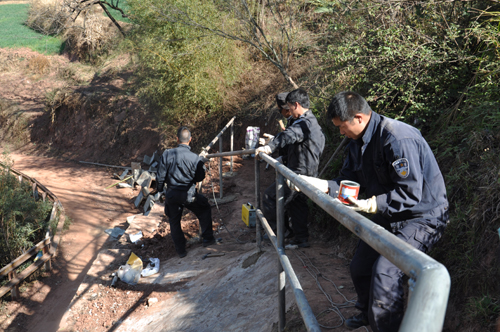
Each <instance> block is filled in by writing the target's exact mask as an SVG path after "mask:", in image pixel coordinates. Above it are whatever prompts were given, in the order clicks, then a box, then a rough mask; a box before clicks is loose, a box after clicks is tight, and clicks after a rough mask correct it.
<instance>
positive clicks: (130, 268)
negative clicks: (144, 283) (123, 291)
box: [116, 253, 142, 285]
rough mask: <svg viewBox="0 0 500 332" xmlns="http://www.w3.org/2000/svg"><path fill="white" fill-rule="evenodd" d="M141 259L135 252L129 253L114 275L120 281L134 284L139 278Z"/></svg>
mask: <svg viewBox="0 0 500 332" xmlns="http://www.w3.org/2000/svg"><path fill="white" fill-rule="evenodd" d="M141 272H142V260H141V259H140V258H139V257H137V255H136V254H134V253H132V254H130V257H129V259H128V261H127V264H125V265H122V266H120V268H119V269H118V272H116V275H117V276H118V278H120V280H121V281H123V282H126V283H127V284H129V285H135V284H137V282H138V281H139V279H140V278H141Z"/></svg>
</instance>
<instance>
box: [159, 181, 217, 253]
mask: <svg viewBox="0 0 500 332" xmlns="http://www.w3.org/2000/svg"><path fill="white" fill-rule="evenodd" d="M165 198H166V200H165V215H166V216H167V217H168V222H169V223H170V233H171V234H172V240H173V241H174V245H175V250H176V251H177V253H179V254H180V253H183V252H184V251H186V238H185V237H184V232H183V231H182V228H181V218H182V211H183V210H184V208H187V209H189V210H191V211H192V212H193V213H194V214H195V215H196V217H197V218H198V220H199V221H200V228H201V236H202V237H203V239H204V240H207V241H210V240H212V239H213V238H214V234H213V230H212V208H211V207H210V203H208V199H207V198H206V197H205V196H203V195H201V194H198V193H195V195H194V197H193V199H190V200H192V201H191V202H189V201H188V194H187V192H185V191H180V190H174V189H170V190H167V192H166V194H165Z"/></svg>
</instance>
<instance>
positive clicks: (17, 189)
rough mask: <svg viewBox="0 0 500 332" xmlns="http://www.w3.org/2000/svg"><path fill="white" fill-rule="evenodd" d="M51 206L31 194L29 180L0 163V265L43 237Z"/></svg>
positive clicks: (5, 263) (6, 262) (47, 225)
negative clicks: (12, 172)
mask: <svg viewBox="0 0 500 332" xmlns="http://www.w3.org/2000/svg"><path fill="white" fill-rule="evenodd" d="M2 159H4V158H2ZM7 159H8V158H7ZM4 164H5V163H4ZM7 164H8V160H7ZM7 164H6V165H7ZM51 209H52V204H50V202H49V201H45V202H43V201H42V200H38V201H37V200H36V199H35V198H34V197H33V189H32V187H31V185H30V184H29V183H27V182H26V181H25V182H19V180H18V179H17V177H16V176H14V175H13V174H11V173H9V172H7V168H4V167H0V268H1V267H3V266H5V265H7V264H8V263H10V262H11V261H13V260H14V259H15V258H17V257H18V256H20V255H21V254H22V253H23V252H25V251H26V250H28V249H30V248H31V247H32V246H33V245H35V244H36V243H38V242H39V241H41V240H42V239H43V238H44V236H45V232H46V231H47V228H48V227H49V217H50V211H51Z"/></svg>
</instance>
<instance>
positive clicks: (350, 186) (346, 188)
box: [338, 180, 359, 204]
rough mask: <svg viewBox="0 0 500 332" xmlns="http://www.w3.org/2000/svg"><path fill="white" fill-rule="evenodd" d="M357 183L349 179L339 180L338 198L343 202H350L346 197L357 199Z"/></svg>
mask: <svg viewBox="0 0 500 332" xmlns="http://www.w3.org/2000/svg"><path fill="white" fill-rule="evenodd" d="M358 194H359V183H357V182H354V181H349V180H343V181H340V188H339V196H338V198H339V200H340V201H341V202H342V203H344V204H351V202H349V201H348V200H347V198H348V197H352V198H355V199H358Z"/></svg>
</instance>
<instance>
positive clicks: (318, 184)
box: [286, 175, 328, 193]
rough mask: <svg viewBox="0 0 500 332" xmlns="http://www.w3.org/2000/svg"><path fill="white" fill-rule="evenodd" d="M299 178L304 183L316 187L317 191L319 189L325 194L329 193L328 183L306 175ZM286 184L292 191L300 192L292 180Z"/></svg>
mask: <svg viewBox="0 0 500 332" xmlns="http://www.w3.org/2000/svg"><path fill="white" fill-rule="evenodd" d="M299 177H300V178H301V179H303V180H304V181H306V182H307V183H309V184H310V185H312V186H313V187H315V188H316V189H319V190H321V191H322V192H324V193H327V192H328V181H326V180H322V179H318V178H314V177H312V176H306V175H299ZM286 184H287V185H288V187H290V189H291V190H294V191H299V192H300V189H299V188H298V187H296V186H295V185H294V184H293V183H292V182H291V181H290V180H288V179H287V180H286Z"/></svg>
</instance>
